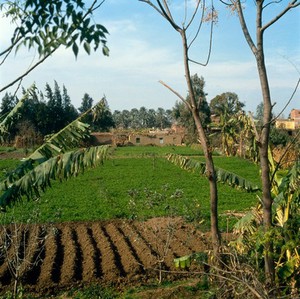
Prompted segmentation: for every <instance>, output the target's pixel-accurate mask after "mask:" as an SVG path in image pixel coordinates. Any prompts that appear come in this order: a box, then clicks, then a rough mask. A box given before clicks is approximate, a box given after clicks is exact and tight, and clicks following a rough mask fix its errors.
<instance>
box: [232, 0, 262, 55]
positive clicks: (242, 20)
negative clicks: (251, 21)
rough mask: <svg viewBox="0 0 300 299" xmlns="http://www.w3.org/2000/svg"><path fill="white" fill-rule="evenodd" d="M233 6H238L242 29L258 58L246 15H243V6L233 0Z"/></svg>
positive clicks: (238, 1) (238, 0)
mask: <svg viewBox="0 0 300 299" xmlns="http://www.w3.org/2000/svg"><path fill="white" fill-rule="evenodd" d="M231 1H232V4H233V5H236V8H237V12H238V16H239V20H240V23H241V27H242V30H243V33H244V35H245V38H246V41H247V43H248V45H249V47H250V49H251V51H252V52H253V54H254V55H255V56H256V52H257V48H256V46H255V44H254V42H253V40H252V37H251V35H250V33H249V30H248V27H247V24H246V21H245V18H244V13H243V9H242V5H241V1H240V0H237V1H236V2H233V1H234V0H231Z"/></svg>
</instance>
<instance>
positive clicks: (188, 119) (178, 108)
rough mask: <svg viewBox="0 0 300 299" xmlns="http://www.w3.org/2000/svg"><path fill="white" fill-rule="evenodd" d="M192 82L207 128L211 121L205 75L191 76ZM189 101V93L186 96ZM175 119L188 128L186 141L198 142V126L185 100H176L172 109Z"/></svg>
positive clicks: (203, 121) (200, 113) (201, 115)
mask: <svg viewBox="0 0 300 299" xmlns="http://www.w3.org/2000/svg"><path fill="white" fill-rule="evenodd" d="M191 82H192V85H193V90H194V94H195V99H196V104H197V106H198V110H199V115H200V119H201V123H202V125H203V127H204V128H207V126H208V124H209V123H210V121H211V120H210V114H211V113H210V108H209V105H208V103H207V101H206V95H207V94H206V93H205V92H204V85H205V81H204V78H203V77H200V78H199V77H198V75H197V74H195V75H193V76H191ZM186 101H187V102H188V103H189V102H190V98H189V95H188V96H187V97H186ZM172 113H173V115H174V118H175V120H176V121H177V122H178V123H179V124H180V125H182V126H183V127H184V128H185V130H186V136H185V142H186V143H187V144H191V143H196V142H197V139H198V138H197V133H196V126H195V122H194V119H193V116H192V113H191V111H190V110H189V109H188V107H187V106H186V105H185V103H183V102H176V104H175V107H174V108H173V111H172Z"/></svg>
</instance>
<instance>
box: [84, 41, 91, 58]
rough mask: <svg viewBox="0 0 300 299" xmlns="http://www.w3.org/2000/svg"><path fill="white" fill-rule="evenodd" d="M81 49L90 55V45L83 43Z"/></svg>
mask: <svg viewBox="0 0 300 299" xmlns="http://www.w3.org/2000/svg"><path fill="white" fill-rule="evenodd" d="M83 48H84V50H85V51H86V52H87V53H88V54H89V55H90V54H91V47H90V44H89V43H87V42H84V44H83Z"/></svg>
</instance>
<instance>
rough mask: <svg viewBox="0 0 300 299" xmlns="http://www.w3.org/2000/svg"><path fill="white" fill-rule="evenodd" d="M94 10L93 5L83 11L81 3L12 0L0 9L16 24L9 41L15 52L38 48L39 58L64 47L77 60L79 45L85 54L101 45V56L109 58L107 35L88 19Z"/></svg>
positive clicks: (70, 0)
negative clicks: (69, 49)
mask: <svg viewBox="0 0 300 299" xmlns="http://www.w3.org/2000/svg"><path fill="white" fill-rule="evenodd" d="M96 2H97V1H96ZM95 7H96V3H94V4H93V5H92V6H91V7H88V8H86V7H85V3H84V1H81V0H54V1H42V0H26V1H21V2H20V1H17V0H15V1H5V2H4V3H2V4H1V5H0V10H1V11H2V12H4V15H5V16H6V17H8V18H11V19H12V20H14V21H15V23H16V24H19V25H18V26H17V27H16V28H15V30H14V33H13V37H12V38H11V45H12V46H13V47H15V49H16V51H18V50H19V48H20V47H22V46H24V47H26V48H28V49H30V48H37V50H38V53H39V55H40V57H42V56H46V55H49V54H51V53H52V52H53V51H54V50H56V49H57V48H58V47H59V46H61V45H64V46H65V47H66V48H69V47H71V48H72V50H73V53H74V55H75V56H76V57H77V56H78V53H79V45H80V44H82V45H83V47H84V49H85V51H86V52H87V53H88V54H90V52H91V46H92V47H93V50H94V51H96V50H97V49H98V47H99V46H100V45H102V51H103V54H104V55H108V48H107V46H106V34H107V33H108V32H107V30H106V28H105V27H104V26H102V25H100V24H97V23H94V22H93V21H92V20H93V19H92V18H91V15H92V13H93V10H94V9H96V8H95Z"/></svg>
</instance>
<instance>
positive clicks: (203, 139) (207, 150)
mask: <svg viewBox="0 0 300 299" xmlns="http://www.w3.org/2000/svg"><path fill="white" fill-rule="evenodd" d="M179 32H180V34H181V38H182V46H183V61H184V70H185V78H186V83H187V86H188V91H189V98H190V109H191V112H192V115H193V118H194V121H195V125H196V128H197V133H198V137H199V140H200V143H201V145H202V148H203V152H204V156H205V161H206V171H207V174H206V176H207V178H208V181H209V188H210V221H211V236H212V243H213V251H214V256H215V257H217V256H218V255H219V249H220V245H221V235H220V232H219V224H218V188H217V180H216V172H215V167H214V162H213V158H212V149H211V147H210V144H209V140H208V138H207V136H206V133H205V130H204V128H203V125H202V123H201V119H200V115H199V110H198V107H197V104H196V99H195V94H194V89H193V86H192V80H191V74H190V69H189V59H188V45H187V38H186V32H185V30H184V29H183V30H180V31H179Z"/></svg>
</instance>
